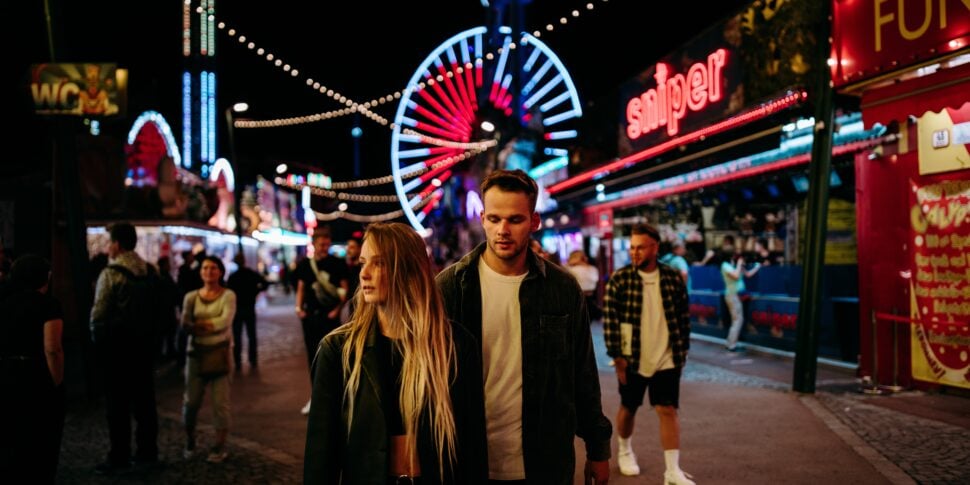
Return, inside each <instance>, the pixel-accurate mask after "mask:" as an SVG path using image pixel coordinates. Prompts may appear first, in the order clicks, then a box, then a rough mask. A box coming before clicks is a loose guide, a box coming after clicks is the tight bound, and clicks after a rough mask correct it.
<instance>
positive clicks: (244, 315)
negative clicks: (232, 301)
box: [226, 253, 269, 370]
mask: <svg viewBox="0 0 970 485" xmlns="http://www.w3.org/2000/svg"><path fill="white" fill-rule="evenodd" d="M233 261H235V263H236V266H237V269H236V271H235V272H234V273H233V274H232V275H230V276H229V280H228V281H227V282H226V286H228V287H229V289H230V290H232V291H233V292H235V293H236V316H235V319H234V320H233V322H232V339H233V344H234V345H233V348H232V354H233V358H235V360H236V369H237V370H239V369H242V331H243V328H244V327H245V329H246V340H248V341H249V343H248V344H247V345H248V346H249V352H248V354H249V367H250V368H256V367H257V366H258V365H259V364H258V361H257V357H258V353H257V347H256V297H258V296H259V294H260V293H261V292H263V291H264V290H266V288H268V287H269V283H267V282H266V278H263V275H261V274H259V273H258V272H256V271H255V270H253V269H252V268H250V267H248V266H246V255H245V254H243V253H239V254H237V255H236V257H235V258H233Z"/></svg>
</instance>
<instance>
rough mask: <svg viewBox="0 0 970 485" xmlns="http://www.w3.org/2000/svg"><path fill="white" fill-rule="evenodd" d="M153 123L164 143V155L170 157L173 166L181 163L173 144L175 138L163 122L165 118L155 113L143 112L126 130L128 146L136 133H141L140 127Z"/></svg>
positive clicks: (175, 145) (133, 141)
mask: <svg viewBox="0 0 970 485" xmlns="http://www.w3.org/2000/svg"><path fill="white" fill-rule="evenodd" d="M149 122H150V123H153V124H154V125H155V126H156V127H157V128H158V133H159V134H160V135H161V136H162V141H163V142H164V143H165V153H166V155H168V156H170V157H172V162H174V163H175V166H178V165H179V164H181V163H182V160H181V157H180V156H179V147H178V144H177V143H175V136H174V135H173V134H172V127H170V126H169V125H168V122H167V121H165V117H164V116H162V115H161V113H159V112H157V111H145V112H144V113H142V114H141V115H139V116H138V118H136V119H135V122H134V123H132V125H131V129H130V130H128V144H129V145H131V144H134V143H135V139H136V138H138V132H140V131H141V129H142V127H143V126H145V124H146V123H149Z"/></svg>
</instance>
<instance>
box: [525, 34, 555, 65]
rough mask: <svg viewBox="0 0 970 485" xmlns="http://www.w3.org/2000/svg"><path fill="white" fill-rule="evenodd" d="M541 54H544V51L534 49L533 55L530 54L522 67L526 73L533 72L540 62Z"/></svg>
mask: <svg viewBox="0 0 970 485" xmlns="http://www.w3.org/2000/svg"><path fill="white" fill-rule="evenodd" d="M527 39H528V38H527ZM539 54H542V51H541V50H539V49H536V48H532V53H531V54H529V58H528V59H526V61H525V64H524V65H523V66H522V69H523V70H524V71H525V72H531V71H532V66H533V65H535V63H536V61H537V60H539ZM546 62H547V63H548V62H549V61H546Z"/></svg>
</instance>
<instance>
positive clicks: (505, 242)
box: [437, 170, 612, 485]
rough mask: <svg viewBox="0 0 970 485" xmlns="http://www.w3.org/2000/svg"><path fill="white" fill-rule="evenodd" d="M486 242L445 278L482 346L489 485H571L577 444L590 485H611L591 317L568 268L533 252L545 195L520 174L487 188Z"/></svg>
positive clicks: (457, 313)
mask: <svg viewBox="0 0 970 485" xmlns="http://www.w3.org/2000/svg"><path fill="white" fill-rule="evenodd" d="M480 193H481V194H482V201H483V205H484V210H483V211H482V216H481V217H482V228H483V229H484V231H485V236H486V241H485V242H484V243H482V244H480V245H478V247H476V248H475V249H474V250H472V252H471V253H469V254H467V255H466V256H465V257H463V258H462V259H461V261H459V262H458V263H455V264H454V265H452V266H449V267H448V268H446V269H445V270H444V271H442V272H441V273H440V274H438V277H437V282H438V286H439V287H440V288H441V291H442V295H443V296H444V300H445V309H446V311H447V312H448V315H449V317H451V318H452V319H453V320H455V321H457V322H458V323H459V324H461V325H463V326H465V327H466V328H468V329H469V330H470V331H471V333H472V335H474V336H475V337H476V338H477V339H478V342H479V343H480V345H481V349H482V366H483V372H484V375H483V385H484V391H485V393H484V394H485V428H486V435H487V441H488V443H487V446H488V449H487V452H488V478H489V480H490V482H492V483H494V482H502V481H509V482H521V483H526V482H528V483H542V484H562V485H566V484H572V483H573V474H574V471H575V468H576V467H575V460H576V450H575V445H574V443H575V441H576V437H577V436H578V437H579V438H582V439H583V441H584V442H585V445H586V464H585V469H584V473H585V476H586V477H585V478H586V480H587V481H586V483H591V482H595V483H597V484H605V483H607V482H608V481H609V474H610V469H609V457H610V435H611V433H612V429H611V426H610V422H609V420H608V419H607V418H606V416H605V415H603V410H602V406H601V403H600V387H599V378H598V377H597V371H596V361H595V358H594V355H593V344H592V335H591V332H590V328H589V316H588V315H587V313H586V308H585V303H584V300H583V298H582V290H580V288H579V284H577V283H576V279H575V278H573V277H572V276H570V275H569V273H568V272H567V271H566V270H565V269H564V268H561V267H559V266H558V265H555V264H550V263H549V262H548V261H546V260H544V259H542V258H541V257H539V256H538V255H537V254H536V253H534V252H533V251H531V250H530V249H529V241H530V235H531V234H532V232H533V231H535V230H536V229H537V228H538V227H539V222H540V219H539V214H538V213H537V212H536V211H535V207H536V197H537V194H538V188H537V186H536V183H535V181H534V180H532V179H531V178H530V177H529V176H528V175H527V174H526V173H525V172H523V171H522V170H495V171H493V172H492V173H491V174H489V175H488V176H487V177H486V178H485V180H484V181H482V186H481V191H480Z"/></svg>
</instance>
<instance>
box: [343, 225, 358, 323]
mask: <svg viewBox="0 0 970 485" xmlns="http://www.w3.org/2000/svg"><path fill="white" fill-rule="evenodd" d="M354 234H358V233H354ZM360 248H361V240H360V237H359V236H352V237H351V238H350V239H348V240H347V254H346V256H345V257H344V260H345V261H347V271H348V273H347V302H346V303H345V304H344V305H343V307H342V308H341V309H340V323H347V322H348V321H350V316H351V315H353V314H354V293H356V292H357V285H359V284H360V260H359V258H360Z"/></svg>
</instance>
